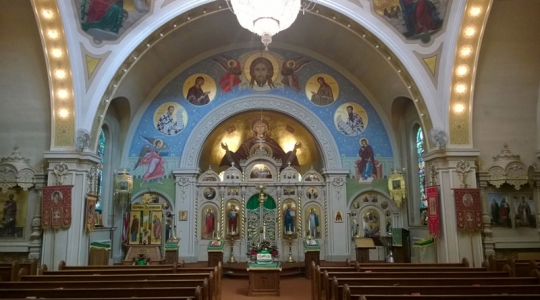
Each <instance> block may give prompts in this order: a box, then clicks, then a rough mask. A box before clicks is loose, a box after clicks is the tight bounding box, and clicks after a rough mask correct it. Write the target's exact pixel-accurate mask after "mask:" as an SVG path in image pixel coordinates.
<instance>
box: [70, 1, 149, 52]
mask: <svg viewBox="0 0 540 300" xmlns="http://www.w3.org/2000/svg"><path fill="white" fill-rule="evenodd" d="M152 2H153V0H74V3H75V5H74V6H75V9H76V10H77V13H78V16H79V21H80V24H81V29H82V30H83V31H84V32H86V33H87V34H88V35H90V36H91V37H92V39H93V41H94V43H96V44H101V43H102V42H103V41H116V40H118V39H119V38H120V37H121V36H122V34H124V32H126V30H128V29H129V28H130V27H131V26H133V25H134V24H135V23H136V22H137V21H139V20H140V19H141V18H143V17H144V16H145V15H147V14H148V12H149V11H150V8H151V5H152Z"/></svg>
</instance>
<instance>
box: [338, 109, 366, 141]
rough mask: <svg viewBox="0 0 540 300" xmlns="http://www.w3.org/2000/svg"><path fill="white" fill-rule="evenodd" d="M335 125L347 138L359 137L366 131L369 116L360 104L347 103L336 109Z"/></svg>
mask: <svg viewBox="0 0 540 300" xmlns="http://www.w3.org/2000/svg"><path fill="white" fill-rule="evenodd" d="M334 125H335V126H336V128H337V130H339V132H341V133H342V134H344V135H346V136H357V135H359V134H361V133H362V132H364V131H365V130H366V128H367V126H368V115H367V113H366V110H365V109H364V108H363V107H362V106H360V105H359V104H357V103H354V102H347V103H344V104H342V105H340V106H339V107H338V108H337V109H336V112H335V113H334Z"/></svg>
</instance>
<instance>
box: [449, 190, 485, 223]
mask: <svg viewBox="0 0 540 300" xmlns="http://www.w3.org/2000/svg"><path fill="white" fill-rule="evenodd" d="M454 201H455V205H456V219H457V220H456V221H457V224H456V225H457V228H458V229H467V230H481V229H482V228H483V227H484V225H483V223H482V202H481V199H480V189H454Z"/></svg>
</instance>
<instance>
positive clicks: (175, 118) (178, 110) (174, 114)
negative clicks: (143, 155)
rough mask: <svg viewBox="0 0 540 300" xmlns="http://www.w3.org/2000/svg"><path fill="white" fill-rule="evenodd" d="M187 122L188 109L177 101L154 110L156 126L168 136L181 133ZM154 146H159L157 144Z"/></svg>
mask: <svg viewBox="0 0 540 300" xmlns="http://www.w3.org/2000/svg"><path fill="white" fill-rule="evenodd" d="M187 122H188V115H187V112H186V110H185V109H184V108H183V107H182V106H181V105H180V104H178V103H175V102H167V103H164V104H162V105H160V106H159V107H158V108H157V109H156V112H154V127H155V128H156V130H157V131H159V132H160V133H161V134H163V135H166V136H173V135H177V134H179V133H180V132H182V130H184V128H185V127H186V125H187ZM154 146H155V147H158V146H157V145H154ZM161 146H163V145H161Z"/></svg>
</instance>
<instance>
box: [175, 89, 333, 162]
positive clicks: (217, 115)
mask: <svg viewBox="0 0 540 300" xmlns="http://www.w3.org/2000/svg"><path fill="white" fill-rule="evenodd" d="M260 109H265V110H273V111H277V112H281V113H283V114H286V115H289V116H291V117H294V118H296V119H297V120H298V121H300V123H302V124H303V125H304V126H306V128H307V129H308V130H309V131H310V132H311V134H312V135H313V136H314V137H315V140H316V142H317V144H318V146H319V147H320V148H321V150H322V151H320V153H321V154H322V156H323V159H322V162H323V164H324V167H325V168H326V169H339V168H341V160H340V159H339V151H338V147H337V145H336V143H335V141H334V138H333V137H332V134H331V133H330V131H329V130H328V128H327V127H326V125H325V124H324V123H323V122H322V121H321V119H319V117H318V116H317V115H315V114H314V113H313V112H312V111H310V110H308V109H307V108H305V107H303V106H302V105H300V104H298V103H295V102H292V101H290V100H288V99H285V98H281V97H276V96H269V95H264V96H262V95H261V96H260V95H251V96H248V97H244V98H239V99H235V100H234V101H228V102H226V103H224V104H222V105H221V106H219V107H217V108H216V109H214V110H213V111H212V112H210V113H209V114H208V115H206V116H205V117H204V118H202V119H201V120H200V121H199V123H198V124H197V125H196V126H195V128H194V130H193V131H192V132H191V134H190V136H189V137H188V139H187V141H186V144H185V146H184V150H183V155H182V159H181V161H180V168H183V169H184V168H185V169H197V168H198V166H199V159H200V155H201V153H202V148H203V145H204V143H205V141H206V139H207V138H208V136H209V135H210V133H211V132H212V130H213V129H214V128H216V127H217V125H219V124H220V123H221V122H223V121H225V120H227V119H228V118H230V117H232V116H234V115H236V114H238V113H240V112H245V111H250V110H260Z"/></svg>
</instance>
